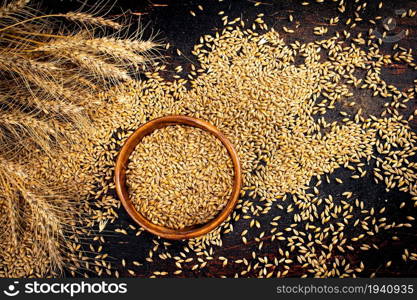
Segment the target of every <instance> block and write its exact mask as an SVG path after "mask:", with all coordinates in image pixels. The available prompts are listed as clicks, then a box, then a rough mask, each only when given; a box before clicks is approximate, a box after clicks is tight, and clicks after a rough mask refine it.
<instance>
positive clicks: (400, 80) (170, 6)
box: [43, 0, 417, 277]
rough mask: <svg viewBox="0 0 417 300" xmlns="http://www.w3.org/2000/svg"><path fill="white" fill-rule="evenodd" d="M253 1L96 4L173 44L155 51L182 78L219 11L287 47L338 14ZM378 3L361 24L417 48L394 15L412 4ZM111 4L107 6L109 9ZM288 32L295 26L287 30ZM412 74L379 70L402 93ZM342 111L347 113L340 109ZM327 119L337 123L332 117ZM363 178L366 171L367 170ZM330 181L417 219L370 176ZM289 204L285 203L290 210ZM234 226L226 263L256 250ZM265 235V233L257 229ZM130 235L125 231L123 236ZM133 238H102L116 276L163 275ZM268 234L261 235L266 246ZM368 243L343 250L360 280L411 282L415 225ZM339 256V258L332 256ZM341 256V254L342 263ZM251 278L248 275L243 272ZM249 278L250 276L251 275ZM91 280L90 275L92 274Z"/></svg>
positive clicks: (56, 7) (145, 243)
mask: <svg viewBox="0 0 417 300" xmlns="http://www.w3.org/2000/svg"><path fill="white" fill-rule="evenodd" d="M254 2H255V1H248V0H235V1H231V0H224V1H223V2H221V3H219V2H218V0H207V1H203V0H200V1H198V0H196V1H168V0H158V1H156V0H155V1H140V0H137V1H133V0H131V1H129V0H119V1H116V3H115V5H114V6H112V5H113V2H112V1H109V2H107V3H105V2H101V3H100V5H102V7H103V9H104V10H106V9H107V8H108V9H109V14H110V15H113V16H120V15H122V14H123V15H125V16H127V17H129V18H131V19H132V21H135V20H138V19H140V21H141V23H142V24H143V25H147V26H146V28H145V32H144V36H145V37H146V36H150V35H155V34H157V37H158V39H160V40H162V41H164V42H165V43H170V44H171V46H172V47H171V49H169V50H167V51H164V50H163V51H161V55H162V56H163V57H164V60H165V62H166V63H167V64H169V65H170V68H169V69H170V70H173V69H174V67H176V66H177V65H182V66H183V68H184V72H183V75H184V74H187V72H188V71H189V70H190V64H191V63H193V64H195V65H198V64H197V62H196V60H195V58H194V57H193V56H192V54H191V53H190V51H191V49H192V47H193V46H194V44H196V43H198V39H199V37H200V36H201V35H204V34H212V33H214V32H216V31H218V30H219V29H221V28H222V27H223V25H222V21H221V19H220V17H219V16H218V15H217V13H218V12H219V11H221V10H224V11H225V15H228V16H229V19H233V18H234V17H242V18H243V20H244V21H245V22H246V23H247V24H250V23H251V22H252V21H253V20H254V19H256V15H257V14H259V13H264V14H265V17H264V20H265V21H266V23H267V24H268V25H270V26H273V27H275V28H276V29H277V30H278V31H279V32H280V33H282V34H283V37H284V39H285V40H286V41H287V42H288V43H289V42H293V41H296V40H298V41H300V42H301V43H303V42H309V41H314V40H316V39H318V38H319V37H317V36H315V35H313V33H312V32H313V27H315V26H319V25H325V22H324V19H325V18H326V17H328V18H330V17H334V16H336V15H338V14H339V13H338V12H337V3H334V2H332V1H326V3H324V4H317V3H314V1H310V2H312V4H311V5H308V6H302V5H301V2H302V1H288V0H276V1H273V0H262V1H261V2H262V4H261V5H259V6H256V7H255V6H254ZM347 2H349V3H352V4H350V5H349V4H348V5H347V13H346V14H344V17H342V18H341V20H340V22H339V25H337V26H332V27H330V28H329V33H328V34H326V35H325V36H324V37H326V36H330V35H331V34H332V33H333V32H335V31H339V32H340V31H342V30H343V29H345V28H346V26H345V25H344V23H345V21H346V20H347V18H348V17H352V16H353V12H354V5H353V3H354V1H347ZM378 2H379V1H372V0H369V1H368V7H367V9H366V12H365V15H364V19H369V18H374V17H375V16H377V15H381V16H382V17H383V19H384V18H388V17H393V18H394V20H395V21H396V27H395V28H394V29H393V30H392V34H397V33H400V32H401V31H404V30H406V29H409V31H410V34H409V35H408V36H407V37H405V38H403V39H401V40H400V41H399V42H398V43H399V45H400V46H403V47H405V48H413V49H415V48H416V46H417V39H416V37H417V35H416V34H417V27H416V26H417V17H414V18H399V17H398V16H397V15H396V14H395V10H398V9H409V8H412V9H414V10H417V2H416V1H395V0H390V1H389V0H384V1H383V3H384V6H383V8H382V9H380V10H378V9H377V8H376V6H377V4H378ZM96 3H97V1H89V2H87V6H88V5H90V4H96ZM199 4H201V5H203V7H204V11H200V10H199V9H198V8H197V5H199ZM79 6H80V3H79V2H78V1H68V0H67V1H65V0H64V1H60V2H57V1H49V0H48V1H44V2H43V7H44V8H45V9H46V10H50V11H61V12H62V11H66V10H69V9H74V8H77V7H79ZM111 6H112V7H111ZM190 10H193V11H194V12H195V13H196V14H197V16H196V17H193V16H192V15H191V14H190V13H189V11H190ZM290 13H291V14H292V15H293V16H294V19H295V21H298V22H300V26H299V28H298V29H297V30H296V32H295V33H293V34H285V33H284V32H283V31H282V29H281V28H282V26H288V25H290V23H289V21H288V14H290ZM371 26H372V28H375V29H377V30H380V31H381V32H382V25H381V23H378V24H377V25H376V26H374V25H372V24H370V23H367V22H360V23H358V26H357V27H356V28H355V29H354V30H351V32H363V33H364V34H365V33H366V32H367V31H368V29H369V28H370V27H371ZM290 27H291V28H293V27H294V25H291V26H290ZM392 46H393V44H392V43H387V42H385V43H383V45H382V46H381V49H382V50H383V51H384V52H386V53H392ZM176 49H179V50H180V51H181V52H182V53H184V55H183V56H178V55H176ZM172 74H173V72H167V73H165V76H166V77H167V79H169V78H171V75H172ZM416 74H417V72H416V71H415V70H413V69H411V68H409V67H405V66H404V65H401V64H396V63H394V64H392V65H390V66H386V67H385V68H384V73H383V79H384V80H386V81H387V82H388V83H389V84H394V85H395V86H397V87H399V88H400V89H407V88H409V87H410V86H412V85H413V80H415V79H417V76H416ZM355 97H356V98H357V99H358V102H359V103H360V105H361V106H363V107H364V108H365V110H366V111H369V112H372V113H374V114H377V113H378V112H380V111H381V104H382V103H383V102H382V99H378V98H374V97H371V96H370V93H369V92H368V91H365V90H362V91H360V92H355ZM416 108H417V105H416V101H413V102H412V103H410V106H409V107H408V108H407V109H406V110H404V111H403V113H404V114H405V115H406V116H408V115H409V113H410V112H413V111H414V110H415V109H416ZM345 110H347V108H345ZM330 117H336V114H334V115H333V116H332V115H330ZM410 126H411V127H412V128H413V129H415V130H417V121H416V120H414V121H412V122H410ZM368 173H369V172H368ZM334 175H335V176H337V177H339V178H341V179H343V181H344V182H345V184H343V185H334V184H331V185H329V184H322V185H321V193H322V195H326V194H331V195H333V196H334V197H336V198H337V195H340V194H341V193H342V192H344V191H346V190H350V191H353V192H354V195H355V197H357V198H359V199H361V200H363V201H364V202H365V204H366V206H367V208H369V209H370V208H371V207H374V208H375V209H377V210H378V209H379V208H381V207H383V206H385V207H386V208H387V213H386V215H388V216H389V218H390V220H398V222H399V223H400V222H404V218H405V216H407V215H417V213H416V209H415V208H413V203H412V201H411V199H410V196H409V195H408V194H405V193H401V192H398V191H391V192H388V193H387V192H386V191H385V188H384V187H383V186H381V185H376V184H374V182H373V180H372V176H370V175H368V176H366V177H364V178H362V179H360V180H354V181H353V180H351V179H350V178H349V177H350V175H351V174H350V173H349V172H347V171H345V170H338V171H337V172H335V174H334ZM403 201H405V202H406V203H407V206H406V209H401V210H400V209H398V206H399V204H400V203H401V202H403ZM288 204H289V203H288V201H287V204H286V205H288ZM283 205H285V203H283ZM274 213H277V214H282V211H279V210H276V211H273V210H272V211H271V213H270V214H269V215H263V216H262V217H261V219H260V221H262V222H264V223H265V224H269V222H270V220H271V219H272V218H273V217H274V216H275V215H274ZM119 214H120V218H119V220H118V221H117V223H116V224H113V225H111V226H108V229H110V230H111V229H112V228H126V230H128V225H129V224H133V222H132V221H131V220H130V218H129V217H128V216H127V214H126V213H125V212H124V210H123V208H121V209H120V210H119ZM282 218H283V220H284V221H286V222H288V225H289V224H291V223H292V218H291V216H290V215H283V217H282ZM234 226H235V232H236V233H235V234H229V235H228V236H227V237H226V238H225V239H224V244H225V245H224V247H222V248H219V249H216V256H225V257H228V258H229V260H233V259H239V258H241V257H248V256H249V255H250V253H251V251H253V250H255V249H256V246H257V244H256V243H254V242H253V241H252V242H249V243H248V244H247V245H246V246H244V245H243V244H242V243H241V239H240V232H241V231H242V230H243V229H242V228H244V227H248V222H246V221H239V222H238V223H237V224H234ZM263 230H264V229H263ZM128 231H129V230H128ZM129 232H130V233H131V234H130V235H128V236H124V235H120V234H117V235H116V234H115V235H110V234H109V235H108V236H107V237H106V244H105V245H104V246H103V248H104V250H103V251H104V252H106V253H108V254H109V255H110V256H111V259H112V263H113V265H114V266H116V268H118V269H119V272H120V274H121V276H130V275H129V274H128V273H127V268H124V267H123V266H122V265H121V259H122V258H125V259H126V261H127V262H128V268H129V269H132V270H135V272H136V273H137V276H140V277H147V276H149V275H151V274H152V272H153V271H156V270H157V271H168V272H170V273H171V272H172V271H174V270H175V266H174V264H173V263H168V264H165V262H164V261H161V260H158V259H156V262H154V263H152V264H147V263H146V262H145V261H144V259H145V258H146V256H147V254H148V251H149V249H150V248H152V245H153V244H152V239H153V238H154V236H152V235H151V234H148V233H143V234H142V235H141V237H140V239H138V238H137V237H135V235H134V232H133V231H131V230H130V231H129ZM259 232H260V230H259V231H258V232H257V231H256V230H252V232H251V234H252V235H254V236H256V234H259ZM393 235H396V236H398V237H399V238H400V240H398V241H394V240H392V236H393ZM267 239H268V236H266V237H264V240H267ZM366 242H367V243H368V244H371V243H375V244H376V245H378V247H379V250H375V249H373V250H369V251H356V252H348V253H347V255H346V256H345V257H346V258H347V260H349V261H350V262H352V263H357V262H359V261H363V262H364V263H365V265H366V269H365V271H364V272H363V273H361V275H360V276H363V277H368V276H370V275H371V274H372V273H374V272H376V276H378V277H417V263H416V262H407V263H405V262H404V261H402V260H401V254H402V253H403V249H404V248H408V249H409V250H410V251H412V250H414V252H415V251H416V249H417V227H413V228H401V229H396V230H392V231H389V232H387V233H381V234H379V235H377V236H375V237H373V238H370V237H368V238H367V240H366ZM265 243H266V246H265V247H264V249H263V250H262V253H263V255H266V256H268V257H270V258H273V257H274V256H276V255H277V248H278V246H277V245H278V244H277V242H274V243H270V242H269V241H268V242H265ZM173 244H174V245H173V247H172V248H171V249H172V250H170V252H171V253H175V252H176V251H179V250H181V248H182V245H184V244H185V243H184V242H173ZM335 255H340V254H335ZM342 257H343V256H340V258H342ZM133 260H136V261H139V262H141V263H144V266H141V267H135V266H133V265H132V264H131V263H130V262H131V261H133ZM389 260H392V261H393V264H392V266H391V267H389V268H386V267H385V263H386V262H387V261H389ZM235 272H236V270H235V269H234V267H233V264H229V265H228V266H226V267H225V268H223V267H222V266H221V262H220V261H212V262H210V263H209V264H208V265H207V267H206V268H205V269H203V270H197V271H191V270H188V271H184V273H183V274H181V275H180V276H181V277H207V276H210V277H212V276H213V277H219V276H221V275H225V276H233V274H234V273H235ZM301 274H303V270H301V268H300V267H299V266H295V267H294V268H292V269H291V270H290V272H289V274H288V275H289V276H293V277H297V276H300V275H301ZM249 275H250V274H249ZM252 275H253V274H252ZM92 276H94V275H93V274H92Z"/></svg>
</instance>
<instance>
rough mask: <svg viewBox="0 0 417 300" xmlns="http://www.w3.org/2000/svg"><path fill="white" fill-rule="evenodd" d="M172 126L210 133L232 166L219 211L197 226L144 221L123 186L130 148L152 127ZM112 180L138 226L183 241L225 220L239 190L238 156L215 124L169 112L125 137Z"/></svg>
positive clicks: (150, 131)
mask: <svg viewBox="0 0 417 300" xmlns="http://www.w3.org/2000/svg"><path fill="white" fill-rule="evenodd" d="M172 125H188V126H192V127H196V128H200V129H203V130H205V131H207V132H210V133H211V134H213V135H214V136H215V137H216V138H218V139H219V140H220V141H221V142H222V144H223V146H224V147H225V148H226V149H227V152H228V154H229V156H230V158H231V159H232V163H233V169H234V176H233V188H232V193H231V195H230V198H229V200H228V202H227V204H226V206H225V207H224V208H223V210H222V211H221V212H220V213H219V214H218V215H217V216H216V217H215V218H214V219H212V220H210V221H209V222H207V223H205V224H203V225H201V226H199V225H196V226H192V227H186V228H184V229H180V230H176V229H171V228H167V227H163V226H160V225H157V224H153V223H151V222H150V221H149V220H147V219H146V218H145V217H144V216H143V215H142V214H140V213H139V212H138V211H137V210H136V208H135V207H134V205H133V203H132V201H131V200H130V198H129V195H128V190H127V185H126V169H127V165H128V162H129V157H130V155H131V153H132V152H133V151H134V149H135V147H136V146H137V145H138V144H139V143H140V142H141V141H142V139H143V138H144V137H145V136H147V135H149V134H151V133H152V132H153V131H155V130H156V129H160V128H164V127H167V126H172ZM114 181H115V186H116V193H117V195H118V197H119V199H120V201H121V202H122V205H123V207H124V208H125V210H126V211H127V213H128V214H129V215H130V217H131V218H132V219H133V220H134V221H135V222H136V223H137V224H139V225H140V226H142V227H143V228H144V229H145V230H147V231H149V232H151V233H153V234H155V235H158V236H160V237H163V238H166V239H172V240H183V239H190V238H195V237H198V236H202V235H204V234H207V233H208V232H210V231H212V230H214V229H215V228H216V227H218V226H219V225H221V224H222V223H223V221H224V220H226V218H227V217H228V216H229V215H230V214H231V213H232V211H233V209H234V207H235V206H236V204H237V202H238V199H239V195H240V190H241V188H242V170H241V165H240V161H239V156H238V154H237V151H236V150H235V148H234V146H233V144H232V143H231V142H230V141H229V139H228V138H227V137H226V136H225V135H224V134H223V133H222V132H221V131H220V130H219V129H218V128H217V127H215V126H214V125H212V124H210V123H208V122H206V121H204V120H201V119H197V118H193V117H189V116H184V115H169V116H165V117H160V118H156V119H153V120H151V121H149V122H147V123H145V124H143V125H142V126H140V127H139V128H138V129H136V131H135V132H134V133H133V134H132V135H131V136H130V137H129V138H128V139H127V140H126V142H125V143H124V145H123V146H122V148H121V150H120V152H119V154H118V156H117V160H116V167H115V175H114Z"/></svg>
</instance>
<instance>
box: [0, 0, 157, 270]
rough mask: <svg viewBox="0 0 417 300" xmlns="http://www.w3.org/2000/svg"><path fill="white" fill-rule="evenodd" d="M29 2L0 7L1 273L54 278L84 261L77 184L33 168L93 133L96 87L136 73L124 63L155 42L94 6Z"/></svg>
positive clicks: (142, 60)
mask: <svg viewBox="0 0 417 300" xmlns="http://www.w3.org/2000/svg"><path fill="white" fill-rule="evenodd" d="M28 2H29V1H28V0H15V1H11V2H9V3H8V4H6V3H4V4H3V5H1V6H0V189H1V190H2V193H0V225H3V226H1V227H0V238H1V240H0V276H11V277H24V276H57V275H59V274H60V273H61V271H62V270H63V269H64V268H66V267H69V268H71V270H74V268H81V267H85V268H87V267H88V265H86V264H85V262H81V261H80V255H81V254H80V251H81V250H80V246H79V245H78V243H79V241H80V240H81V238H80V236H79V235H80V233H83V232H86V230H84V229H82V224H83V219H82V218H81V215H80V213H79V207H80V206H82V205H85V203H83V202H80V201H81V199H80V198H79V196H78V194H79V191H78V189H80V184H81V183H79V182H76V181H75V180H74V182H67V184H66V185H65V186H62V185H57V184H53V185H52V184H49V183H47V182H46V181H45V178H46V177H45V178H39V174H38V173H36V174H35V173H34V172H31V169H34V168H35V166H38V165H39V161H41V160H45V159H46V160H51V161H52V160H60V159H64V158H65V155H66V149H67V146H69V145H71V143H72V142H73V140H74V138H75V137H78V136H79V135H81V134H82V135H83V136H84V135H85V136H88V134H93V133H94V131H93V130H94V129H93V128H92V127H91V122H90V116H91V115H93V113H94V109H95V108H96V107H97V105H99V104H101V103H102V100H101V98H100V97H99V94H100V93H102V92H103V90H106V89H109V88H112V87H113V86H117V85H118V84H119V83H120V82H123V81H126V80H132V79H134V77H132V76H131V75H132V74H131V71H130V70H131V67H132V65H133V66H141V65H145V64H146V63H147V62H148V61H150V60H151V59H152V57H151V55H150V54H149V51H150V50H151V49H153V48H155V47H156V46H157V44H156V43H154V42H152V41H141V40H133V39H132V38H130V39H123V38H121V35H122V29H123V28H124V27H123V26H122V24H119V23H117V22H115V21H113V20H109V19H107V18H104V17H102V16H97V15H96V14H90V13H85V12H81V11H77V12H70V13H66V14H49V15H46V14H41V13H39V12H36V11H34V10H32V9H31V8H30V7H28V6H27V3H28ZM66 22H73V24H76V25H82V26H71V24H69V25H70V26H67V23H66ZM103 27H109V30H115V31H114V32H112V33H110V34H109V35H106V34H107V30H101V29H102V28H103ZM98 33H100V35H99V36H97V34H98Z"/></svg>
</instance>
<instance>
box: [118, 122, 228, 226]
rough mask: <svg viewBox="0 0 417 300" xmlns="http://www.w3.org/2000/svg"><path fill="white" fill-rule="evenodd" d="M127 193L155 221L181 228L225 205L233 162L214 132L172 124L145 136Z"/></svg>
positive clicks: (131, 168) (128, 175)
mask: <svg viewBox="0 0 417 300" xmlns="http://www.w3.org/2000/svg"><path fill="white" fill-rule="evenodd" d="M126 181H127V185H128V188H129V197H130V199H131V200H132V202H133V204H134V205H135V207H136V209H137V210H138V211H139V212H140V213H141V214H142V215H143V216H145V218H147V219H148V220H150V221H151V222H152V223H154V224H158V225H161V226H164V227H168V228H173V229H182V228H184V227H189V226H193V225H198V224H205V223H207V222H208V221H210V220H211V219H213V218H214V217H216V216H217V215H218V214H219V212H220V211H221V210H222V209H223V208H224V207H225V206H226V203H227V201H228V200H229V198H230V195H231V191H232V186H233V165H232V160H231V159H230V157H229V154H228V153H227V150H226V148H225V147H224V146H223V144H222V143H221V141H220V140H219V139H217V138H216V137H215V136H214V135H212V134H211V133H208V132H206V131H204V130H202V129H199V128H193V127H189V126H181V125H176V126H168V127H166V128H162V129H157V130H155V131H154V132H152V134H150V135H148V136H146V137H144V138H143V140H142V141H141V142H140V143H139V144H138V145H137V146H136V148H135V150H134V152H133V153H132V155H131V156H130V162H129V165H128V169H127V171H126Z"/></svg>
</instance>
